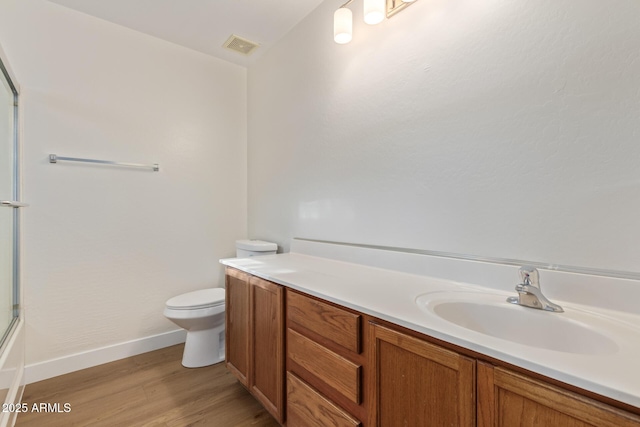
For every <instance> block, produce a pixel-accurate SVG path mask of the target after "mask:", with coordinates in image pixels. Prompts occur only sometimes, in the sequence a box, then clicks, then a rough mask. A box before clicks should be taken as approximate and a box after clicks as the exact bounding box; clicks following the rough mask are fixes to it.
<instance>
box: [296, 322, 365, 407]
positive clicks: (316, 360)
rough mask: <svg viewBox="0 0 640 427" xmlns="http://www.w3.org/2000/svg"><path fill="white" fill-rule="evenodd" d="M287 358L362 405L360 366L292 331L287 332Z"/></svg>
mask: <svg viewBox="0 0 640 427" xmlns="http://www.w3.org/2000/svg"><path fill="white" fill-rule="evenodd" d="M287 355H288V357H289V359H290V360H291V361H293V362H295V363H297V364H298V365H299V366H301V367H302V368H303V369H305V370H306V371H308V372H310V373H311V374H313V375H314V376H316V377H317V378H319V379H320V380H322V381H323V382H324V383H325V384H327V385H328V386H330V387H332V388H333V389H335V390H336V391H338V392H340V393H341V394H342V395H343V396H344V397H346V398H347V399H349V400H350V401H351V402H353V403H355V404H360V401H361V383H360V379H361V372H360V371H361V368H362V367H361V366H360V365H357V364H355V363H353V362H351V361H349V360H347V359H345V358H344V357H342V356H340V355H339V354H336V353H334V352H332V351H331V350H329V349H327V348H325V347H323V346H321V345H320V344H317V343H316V342H314V341H312V340H310V339H309V338H307V337H305V336H303V335H301V334H299V333H297V332H296V331H293V330H291V329H289V330H288V331H287Z"/></svg>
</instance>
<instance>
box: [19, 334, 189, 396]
mask: <svg viewBox="0 0 640 427" xmlns="http://www.w3.org/2000/svg"><path fill="white" fill-rule="evenodd" d="M186 336H187V332H186V331H185V330H184V329H180V330H176V331H171V332H165V333H163V334H159V335H153V336H150V337H144V338H139V339H136V340H132V341H126V342H123V343H119V344H114V345H110V346H107V347H101V348H97V349H95V350H89V351H84V352H82V353H76V354H72V355H69V356H65V357H60V358H58V359H51V360H47V361H44V362H39V363H34V364H32V365H27V366H25V375H24V379H25V383H26V384H31V383H35V382H38V381H42V380H46V379H49V378H53V377H57V376H58V375H64V374H68V373H70V372H74V371H79V370H81V369H86V368H91V367H93V366H98V365H102V364H104V363H109V362H113V361H115V360H120V359H124V358H125V357H131V356H135V355H137V354H142V353H146V352H149V351H153V350H158V349H160V348H164V347H169V346H172V345H175V344H180V343H183V342H184V341H185V338H186Z"/></svg>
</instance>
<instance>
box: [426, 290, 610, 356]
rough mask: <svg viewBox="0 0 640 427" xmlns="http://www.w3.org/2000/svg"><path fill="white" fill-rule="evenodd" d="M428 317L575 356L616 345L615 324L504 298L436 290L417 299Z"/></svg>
mask: <svg viewBox="0 0 640 427" xmlns="http://www.w3.org/2000/svg"><path fill="white" fill-rule="evenodd" d="M416 304H417V305H418V307H420V309H421V310H423V311H425V312H426V313H428V314H429V315H432V316H433V315H435V316H437V317H438V318H440V319H443V320H445V321H447V322H450V323H453V324H455V325H457V326H459V327H462V328H465V329H467V330H471V331H474V332H478V333H481V334H484V335H489V336H492V337H495V338H499V339H502V340H506V341H510V342H514V343H518V344H523V345H526V346H530V347H536V348H542V349H546V350H553V351H559V352H565V353H575V354H590V355H598V354H613V353H616V352H618V350H619V346H618V344H617V343H616V342H615V341H614V340H613V339H611V338H610V335H612V332H613V335H615V332H616V331H615V330H613V331H612V330H611V328H612V327H613V329H618V328H619V325H617V324H616V323H615V322H612V321H609V320H608V319H603V318H601V317H600V316H597V315H591V314H589V313H587V312H583V311H580V310H571V309H567V310H565V312H564V313H551V312H548V311H543V310H536V309H533V308H528V307H522V306H518V305H514V304H509V303H508V302H506V296H505V295H503V294H493V293H483V292H453V291H452V292H434V293H430V294H424V295H421V296H419V297H418V298H416Z"/></svg>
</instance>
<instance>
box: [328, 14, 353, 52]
mask: <svg viewBox="0 0 640 427" xmlns="http://www.w3.org/2000/svg"><path fill="white" fill-rule="evenodd" d="M352 34H353V13H351V9H348V8H346V7H341V8H340V9H338V10H336V13H334V14H333V39H334V40H335V41H336V43H339V44H345V43H349V42H350V41H351V37H352Z"/></svg>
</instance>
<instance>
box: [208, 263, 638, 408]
mask: <svg viewBox="0 0 640 427" xmlns="http://www.w3.org/2000/svg"><path fill="white" fill-rule="evenodd" d="M220 262H221V263H222V264H224V265H226V266H229V267H233V268H237V269H239V270H242V271H245V272H247V273H250V274H252V275H255V276H258V277H261V278H263V279H266V280H269V281H272V282H275V283H278V284H281V285H283V286H287V287H290V288H292V289H297V290H299V291H302V292H305V293H307V294H310V295H314V296H317V297H319V298H322V299H325V300H328V301H332V302H334V303H337V304H340V305H342V306H345V307H349V308H352V309H354V310H357V311H360V312H363V313H366V314H369V315H371V316H374V317H378V318H380V319H383V320H387V321H389V322H392V323H394V324H397V325H400V326H404V327H406V328H408V329H411V330H414V331H417V332H421V333H424V334H426V335H429V336H432V337H434V338H437V339H440V340H443V341H446V342H449V343H452V344H455V345H459V346H461V347H464V348H467V349H470V350H473V351H476V352H478V353H481V354H485V355H487V356H490V357H494V358H496V359H499V360H503V361H505V362H508V363H511V364H513V365H516V366H520V367H522V368H525V369H528V370H530V371H533V372H537V373H539V374H542V375H545V376H547V377H550V378H554V379H556V380H559V381H562V382H565V383H567V384H571V385H574V386H577V387H580V388H583V389H585V390H589V391H592V392H594V393H597V394H601V395H603V396H607V397H610V398H612V399H615V400H618V401H620V402H624V403H627V404H629V405H632V406H635V407H638V408H640V366H638V365H639V364H640V339H638V337H640V334H639V333H638V332H637V331H638V329H640V315H639V314H638V313H633V312H628V311H617V310H614V309H611V307H608V306H607V307H596V306H585V305H583V304H577V303H575V302H573V301H571V300H566V299H565V300H553V299H552V300H553V302H556V303H558V304H560V305H562V306H563V307H564V308H565V310H588V311H589V312H591V313H595V314H597V315H599V316H602V317H603V318H608V319H614V320H616V321H619V322H620V323H621V324H623V325H624V326H625V327H626V328H627V329H628V330H629V331H631V332H630V333H629V334H628V339H625V340H624V341H625V342H623V343H622V344H621V345H620V346H619V347H620V348H619V350H618V351H617V352H615V353H613V354H598V355H590V354H574V353H564V352H559V351H552V350H545V349H540V348H536V347H531V346H527V345H522V344H518V343H514V342H511V341H506V340H502V339H499V338H495V337H492V336H488V335H484V334H481V333H478V332H474V331H471V330H469V329H466V328H462V327H460V326H457V325H455V324H453V323H450V322H447V321H445V320H443V319H439V318H437V317H435V316H428V315H427V314H426V313H425V312H424V311H422V310H421V309H420V308H419V307H418V306H417V304H416V303H415V300H416V298H417V297H418V296H420V295H423V294H425V293H427V292H437V291H448V290H454V291H455V290H469V289H474V290H480V291H483V292H484V291H486V292H492V293H496V292H501V293H504V294H505V295H507V294H508V292H511V293H510V294H511V295H515V291H509V289H513V286H514V285H515V282H516V280H512V281H511V282H508V283H506V284H505V286H504V287H502V288H500V289H496V288H493V289H492V288H488V287H482V286H476V285H470V284H469V283H461V282H455V281H452V280H445V279H441V278H435V277H429V276H426V275H422V274H411V273H406V272H403V271H398V270H394V269H387V268H384V269H383V268H377V267H372V266H367V265H362V264H359V263H354V262H345V261H340V260H336V259H329V258H325V257H319V256H311V255H307V254H301V253H286V254H278V255H267V256H261V257H252V258H232V259H223V260H220ZM456 270H460V268H459V267H458V268H456ZM541 282H542V284H543V291H545V287H544V273H541ZM608 285H610V284H608ZM634 285H635V284H634ZM625 286H629V284H628V283H625ZM634 289H635V288H634ZM545 293H546V292H545ZM612 293H613V294H614V295H615V292H609V295H611V294H612ZM567 294H568V293H567ZM618 296H619V297H620V298H622V299H624V295H618ZM583 298H584V297H583ZM550 299H551V298H550ZM609 299H610V298H609ZM580 300H581V301H582V299H580ZM635 301H636V304H637V301H638V300H637V299H636V300H635ZM609 302H610V301H609ZM547 314H548V315H550V316H553V315H554V314H553V313H547ZM622 330H623V331H624V330H625V329H624V327H623V329H622ZM549 333H553V331H549ZM618 337H619V334H618ZM619 344H620V343H619Z"/></svg>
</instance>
